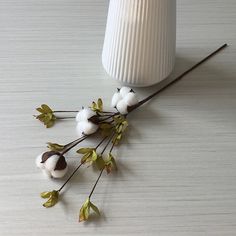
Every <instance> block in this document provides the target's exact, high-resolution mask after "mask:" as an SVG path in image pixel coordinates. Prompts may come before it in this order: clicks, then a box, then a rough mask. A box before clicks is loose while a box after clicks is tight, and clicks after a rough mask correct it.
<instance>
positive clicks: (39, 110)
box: [36, 107, 44, 113]
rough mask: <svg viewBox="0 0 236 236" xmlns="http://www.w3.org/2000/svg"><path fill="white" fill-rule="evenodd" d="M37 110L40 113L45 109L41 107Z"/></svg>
mask: <svg viewBox="0 0 236 236" xmlns="http://www.w3.org/2000/svg"><path fill="white" fill-rule="evenodd" d="M36 110H37V111H38V112H40V113H44V110H43V109H42V108H41V107H38V108H36Z"/></svg>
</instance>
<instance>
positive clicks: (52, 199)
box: [41, 190, 59, 208]
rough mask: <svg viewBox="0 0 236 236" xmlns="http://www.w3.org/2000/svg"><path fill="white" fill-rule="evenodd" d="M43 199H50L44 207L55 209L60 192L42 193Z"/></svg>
mask: <svg viewBox="0 0 236 236" xmlns="http://www.w3.org/2000/svg"><path fill="white" fill-rule="evenodd" d="M41 197H42V198H48V200H47V201H46V202H45V203H44V204H43V206H44V207H46V208H49V207H53V206H54V205H56V204H57V202H58V199H59V192H58V191H57V190H53V191H52V192H42V193H41Z"/></svg>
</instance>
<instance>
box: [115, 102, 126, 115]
mask: <svg viewBox="0 0 236 236" xmlns="http://www.w3.org/2000/svg"><path fill="white" fill-rule="evenodd" d="M116 108H117V110H118V111H119V112H120V113H121V114H122V115H125V114H127V113H128V110H127V108H128V105H127V103H126V102H125V101H124V100H121V101H119V102H118V103H117V106H116Z"/></svg>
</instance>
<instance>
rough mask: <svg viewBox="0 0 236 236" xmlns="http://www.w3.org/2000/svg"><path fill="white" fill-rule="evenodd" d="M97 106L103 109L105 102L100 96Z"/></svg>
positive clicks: (100, 109)
mask: <svg viewBox="0 0 236 236" xmlns="http://www.w3.org/2000/svg"><path fill="white" fill-rule="evenodd" d="M97 108H98V110H99V111H102V110H103V102H102V99H101V98H99V99H98V101H97Z"/></svg>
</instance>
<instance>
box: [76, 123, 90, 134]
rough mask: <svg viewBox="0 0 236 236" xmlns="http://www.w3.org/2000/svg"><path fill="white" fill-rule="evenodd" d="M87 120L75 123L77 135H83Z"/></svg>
mask: <svg viewBox="0 0 236 236" xmlns="http://www.w3.org/2000/svg"><path fill="white" fill-rule="evenodd" d="M86 123H87V121H81V122H78V124H77V125H76V131H77V134H78V136H79V137H81V136H83V132H84V128H85V126H86Z"/></svg>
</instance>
